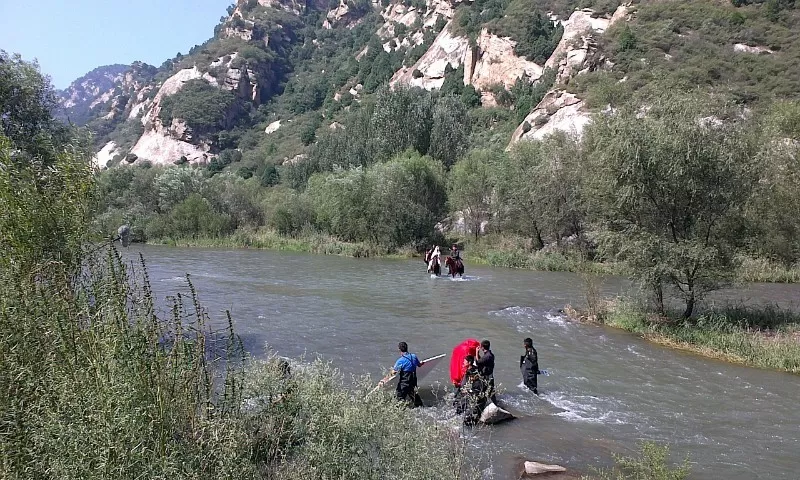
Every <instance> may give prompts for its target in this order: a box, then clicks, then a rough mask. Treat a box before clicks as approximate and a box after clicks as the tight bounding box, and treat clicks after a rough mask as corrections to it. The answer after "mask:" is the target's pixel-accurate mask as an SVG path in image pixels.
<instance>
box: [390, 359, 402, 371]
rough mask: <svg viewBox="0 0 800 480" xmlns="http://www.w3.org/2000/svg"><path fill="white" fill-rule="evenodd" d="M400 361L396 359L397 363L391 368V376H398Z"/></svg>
mask: <svg viewBox="0 0 800 480" xmlns="http://www.w3.org/2000/svg"><path fill="white" fill-rule="evenodd" d="M400 360H401V359H399V358H398V359H397V361H396V362H394V366H393V367H392V371H391V375H396V374H398V373H399V372H400Z"/></svg>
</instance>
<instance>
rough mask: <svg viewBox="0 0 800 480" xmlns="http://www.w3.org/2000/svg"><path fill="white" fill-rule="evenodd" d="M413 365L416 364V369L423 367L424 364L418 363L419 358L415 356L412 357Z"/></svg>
mask: <svg viewBox="0 0 800 480" xmlns="http://www.w3.org/2000/svg"><path fill="white" fill-rule="evenodd" d="M414 363H416V364H417V366H418V367H421V366H423V365H425V362H420V361H419V357H418V356H416V355H414Z"/></svg>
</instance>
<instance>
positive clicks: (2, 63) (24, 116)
mask: <svg viewBox="0 0 800 480" xmlns="http://www.w3.org/2000/svg"><path fill="white" fill-rule="evenodd" d="M57 105H58V102H57V99H56V94H55V91H54V90H53V86H52V85H51V84H50V80H49V78H48V77H46V76H44V75H42V73H41V72H40V71H39V65H38V64H37V63H35V62H33V63H31V62H26V61H24V60H23V59H22V57H21V56H20V55H17V54H14V55H9V54H8V53H6V52H5V51H4V50H0V132H2V134H3V135H4V136H5V137H6V138H8V139H9V141H10V143H11V145H12V146H13V147H15V149H16V150H17V152H16V153H15V154H14V155H12V156H11V157H10V160H12V161H15V162H19V161H25V162H27V161H30V160H31V159H38V161H42V162H45V163H53V162H57V161H58V159H57V156H56V152H58V151H60V150H61V146H67V145H68V146H69V147H68V148H70V149H72V150H74V149H75V148H79V147H80V152H75V153H78V154H80V155H83V154H86V153H88V151H87V150H86V146H87V145H88V142H86V139H79V138H78V137H77V136H76V133H77V132H75V131H70V129H68V128H67V127H65V126H64V125H63V124H61V123H60V122H59V121H58V120H56V119H55V118H54V117H53V112H54V111H55V110H56V107H57Z"/></svg>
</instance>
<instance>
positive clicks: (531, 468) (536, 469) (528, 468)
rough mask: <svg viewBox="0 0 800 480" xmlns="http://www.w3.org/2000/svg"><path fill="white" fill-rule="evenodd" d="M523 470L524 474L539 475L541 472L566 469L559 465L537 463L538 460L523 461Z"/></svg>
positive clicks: (563, 470)
mask: <svg viewBox="0 0 800 480" xmlns="http://www.w3.org/2000/svg"><path fill="white" fill-rule="evenodd" d="M524 466H525V471H524V472H523V473H524V474H525V475H528V476H531V475H540V474H543V473H553V472H566V471H567V469H566V468H564V467H562V466H561V465H548V464H546V463H539V462H525V465H524Z"/></svg>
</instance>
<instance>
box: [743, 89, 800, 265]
mask: <svg viewBox="0 0 800 480" xmlns="http://www.w3.org/2000/svg"><path fill="white" fill-rule="evenodd" d="M765 127H766V132H765V133H766V134H765V135H764V140H763V141H762V152H761V155H760V157H761V159H762V162H764V169H763V170H762V176H761V178H760V180H759V182H758V184H757V186H756V192H755V193H754V195H753V196H752V198H751V200H750V203H749V205H748V207H747V210H746V215H747V219H748V222H749V225H750V226H751V231H750V238H751V239H752V243H751V245H750V250H751V252H752V254H754V255H758V256H760V257H764V258H768V259H773V260H774V261H777V262H780V263H781V264H782V265H783V266H785V267H789V268H791V267H793V266H796V265H797V263H798V262H800V223H798V221H797V219H798V218H800V146H798V143H797V142H798V140H800V103H798V102H780V103H776V104H774V105H773V106H772V108H771V109H770V111H769V112H768V113H767V116H766V119H765ZM776 206H780V207H779V208H776Z"/></svg>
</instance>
